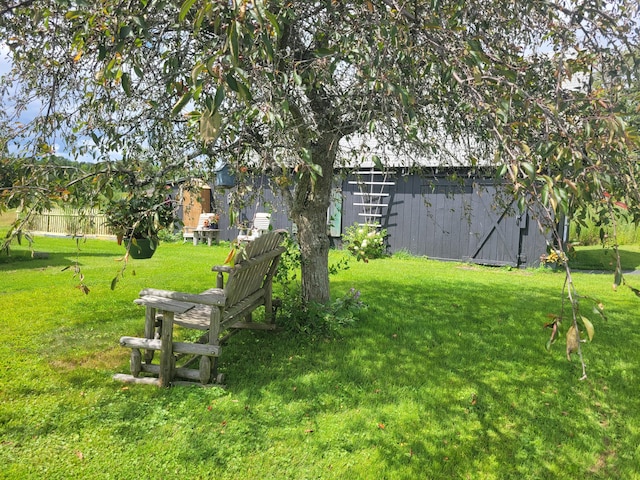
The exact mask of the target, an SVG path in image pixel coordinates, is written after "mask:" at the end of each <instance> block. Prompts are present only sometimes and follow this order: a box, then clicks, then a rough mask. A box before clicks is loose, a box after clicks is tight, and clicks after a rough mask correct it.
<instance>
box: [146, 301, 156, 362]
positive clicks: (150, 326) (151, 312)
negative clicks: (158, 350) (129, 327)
mask: <svg viewBox="0 0 640 480" xmlns="http://www.w3.org/2000/svg"><path fill="white" fill-rule="evenodd" d="M155 327H156V309H155V308H153V307H149V306H147V308H146V311H145V319H144V338H148V339H153V338H154V337H155ZM154 353H155V352H154V351H153V350H145V352H144V363H151V361H152V360H153V354H154Z"/></svg>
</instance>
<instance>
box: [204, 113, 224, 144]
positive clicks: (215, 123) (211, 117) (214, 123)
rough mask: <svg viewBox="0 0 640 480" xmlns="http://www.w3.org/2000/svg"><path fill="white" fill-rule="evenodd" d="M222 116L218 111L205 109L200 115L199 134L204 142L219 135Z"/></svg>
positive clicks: (210, 140)
mask: <svg viewBox="0 0 640 480" xmlns="http://www.w3.org/2000/svg"><path fill="white" fill-rule="evenodd" d="M221 125H222V117H221V116H220V112H218V111H215V112H210V111H208V110H207V111H205V112H204V113H203V114H202V116H201V117H200V136H201V137H202V140H204V141H205V142H212V141H216V140H217V139H218V137H219V136H220V127H221Z"/></svg>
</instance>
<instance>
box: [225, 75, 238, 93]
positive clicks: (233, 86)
mask: <svg viewBox="0 0 640 480" xmlns="http://www.w3.org/2000/svg"><path fill="white" fill-rule="evenodd" d="M227 85H229V88H230V89H231V90H233V91H234V92H237V91H238V82H237V80H236V79H235V78H234V76H233V73H231V72H229V73H227Z"/></svg>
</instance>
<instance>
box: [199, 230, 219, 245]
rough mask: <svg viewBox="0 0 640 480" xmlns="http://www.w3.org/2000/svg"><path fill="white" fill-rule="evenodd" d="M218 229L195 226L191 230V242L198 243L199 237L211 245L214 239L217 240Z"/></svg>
mask: <svg viewBox="0 0 640 480" xmlns="http://www.w3.org/2000/svg"><path fill="white" fill-rule="evenodd" d="M219 231H220V230H219V229H217V228H197V229H195V230H194V231H193V244H194V245H198V241H199V240H200V239H203V240H204V239H205V238H206V239H207V244H208V245H209V246H211V244H212V243H213V242H214V241H217V240H218V232H219Z"/></svg>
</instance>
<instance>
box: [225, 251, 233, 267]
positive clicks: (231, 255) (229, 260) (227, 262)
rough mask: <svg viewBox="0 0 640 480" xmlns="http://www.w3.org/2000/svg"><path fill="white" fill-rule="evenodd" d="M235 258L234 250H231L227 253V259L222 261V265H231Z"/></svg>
mask: <svg viewBox="0 0 640 480" xmlns="http://www.w3.org/2000/svg"><path fill="white" fill-rule="evenodd" d="M235 256H236V249H235V248H232V249H231V251H230V252H229V255H227V258H225V259H224V265H228V264H231V263H232V262H233V259H234V257H235Z"/></svg>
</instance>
